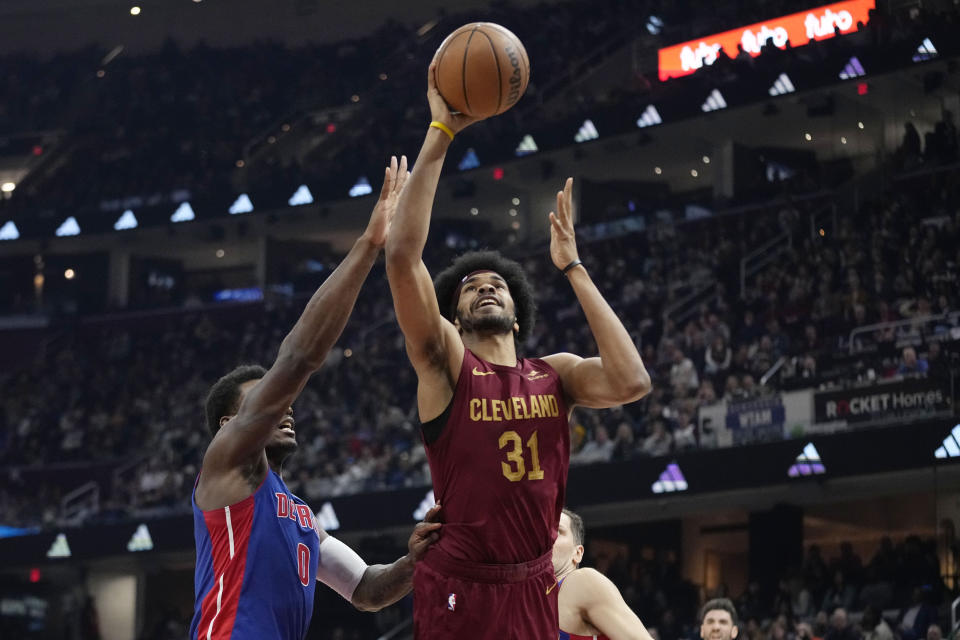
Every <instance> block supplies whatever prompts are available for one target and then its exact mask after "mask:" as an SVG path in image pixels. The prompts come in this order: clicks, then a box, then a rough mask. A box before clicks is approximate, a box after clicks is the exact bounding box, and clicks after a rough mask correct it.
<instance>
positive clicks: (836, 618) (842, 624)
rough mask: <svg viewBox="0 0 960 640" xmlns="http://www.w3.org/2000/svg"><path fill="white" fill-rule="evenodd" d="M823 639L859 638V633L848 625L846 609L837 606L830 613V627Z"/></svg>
mask: <svg viewBox="0 0 960 640" xmlns="http://www.w3.org/2000/svg"><path fill="white" fill-rule="evenodd" d="M824 640H860V634H858V633H857V631H856V629H854V628H853V627H852V626H851V625H850V620H849V619H848V617H847V610H846V609H845V608H844V607H837V608H836V609H834V610H833V613H832V614H831V615H830V628H829V629H827V635H826V636H825V637H824Z"/></svg>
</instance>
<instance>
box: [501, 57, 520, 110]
mask: <svg viewBox="0 0 960 640" xmlns="http://www.w3.org/2000/svg"><path fill="white" fill-rule="evenodd" d="M503 50H504V51H505V52H506V54H507V57H508V58H509V59H510V65H511V66H512V67H513V73H512V74H510V92H509V93H508V94H507V105H508V106H509V105H512V104H513V103H514V102H516V101H517V100H519V99H520V93H521V90H522V87H523V71H522V70H521V69H520V54H518V53H517V50H516V48H514V47H512V46H510V45H507V46H506V47H504V48H503Z"/></svg>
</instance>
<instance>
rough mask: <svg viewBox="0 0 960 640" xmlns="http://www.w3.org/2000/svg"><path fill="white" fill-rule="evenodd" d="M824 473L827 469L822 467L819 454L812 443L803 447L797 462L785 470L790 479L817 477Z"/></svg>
mask: <svg viewBox="0 0 960 640" xmlns="http://www.w3.org/2000/svg"><path fill="white" fill-rule="evenodd" d="M826 472H827V468H826V467H825V466H823V461H822V460H821V459H820V452H819V451H817V447H816V446H814V444H813V443H812V442H808V443H807V446H805V447H804V448H803V451H802V452H801V453H800V455H798V456H797V461H796V462H795V463H794V464H792V465H790V468H789V469H787V475H788V476H790V477H791V478H797V477H800V476H818V475H821V474H824V473H826Z"/></svg>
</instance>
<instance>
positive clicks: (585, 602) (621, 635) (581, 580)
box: [564, 569, 653, 640]
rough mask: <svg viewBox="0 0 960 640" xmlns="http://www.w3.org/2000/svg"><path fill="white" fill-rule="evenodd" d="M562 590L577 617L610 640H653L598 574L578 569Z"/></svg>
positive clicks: (607, 582) (615, 588)
mask: <svg viewBox="0 0 960 640" xmlns="http://www.w3.org/2000/svg"><path fill="white" fill-rule="evenodd" d="M564 589H570V590H571V591H573V593H570V594H569V595H568V597H570V599H571V600H572V601H574V602H576V603H577V604H578V609H579V612H578V613H579V614H580V617H582V618H583V619H584V620H585V621H586V622H587V623H588V624H590V625H591V626H593V627H594V628H595V629H596V630H597V631H599V632H600V633H602V634H603V635H605V636H606V637H608V638H610V640H653V639H652V637H651V636H650V632H649V631H647V629H646V627H644V626H643V623H642V622H640V618H638V617H637V614H635V613H634V612H633V611H632V610H631V609H630V607H628V606H627V603H626V602H624V600H623V596H622V595H620V591H619V590H618V589H617V587H616V586H615V585H614V584H613V583H612V582H610V579H609V578H607V577H606V576H605V575H603V574H602V573H599V572H598V571H594V570H593V569H579V570H578V571H575V572H574V573H572V574H571V575H570V576H569V577H568V578H567V583H566V584H564Z"/></svg>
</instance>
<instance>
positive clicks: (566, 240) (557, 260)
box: [550, 178, 578, 269]
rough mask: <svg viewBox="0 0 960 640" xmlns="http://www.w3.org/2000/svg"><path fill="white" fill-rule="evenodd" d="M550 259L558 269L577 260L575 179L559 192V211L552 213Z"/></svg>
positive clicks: (568, 181) (570, 179) (569, 180)
mask: <svg viewBox="0 0 960 640" xmlns="http://www.w3.org/2000/svg"><path fill="white" fill-rule="evenodd" d="M550 258H551V259H553V264H554V265H555V266H556V267H557V269H563V268H564V267H566V266H567V265H569V264H570V263H571V262H573V261H574V260H577V258H578V256H577V237H576V234H575V233H574V231H573V178H567V182H566V184H565V185H564V186H563V191H558V192H557V210H556V211H555V212H554V211H551V212H550Z"/></svg>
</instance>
